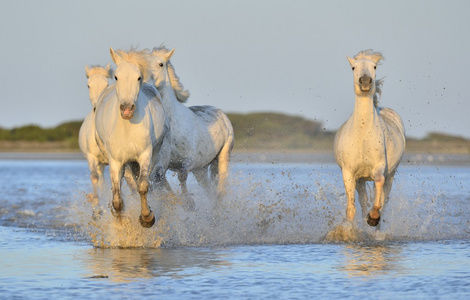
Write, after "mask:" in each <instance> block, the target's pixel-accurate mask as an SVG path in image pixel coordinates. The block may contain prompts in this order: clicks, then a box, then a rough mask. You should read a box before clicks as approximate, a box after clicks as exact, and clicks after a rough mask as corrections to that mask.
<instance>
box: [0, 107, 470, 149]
mask: <svg viewBox="0 0 470 300" xmlns="http://www.w3.org/2000/svg"><path fill="white" fill-rule="evenodd" d="M228 117H229V119H230V120H231V122H232V124H233V128H234V131H235V150H236V151H237V150H238V151H244V150H247V151H250V150H252V151H256V150H263V151H267V150H271V151H287V150H299V151H311V152H314V151H317V152H330V151H332V150H333V139H334V134H335V132H332V131H326V130H325V129H324V128H323V124H322V122H319V121H312V120H308V119H305V118H303V117H299V116H289V115H284V114H278V113H251V114H228ZM81 124H82V121H74V122H67V123H63V124H60V125H59V126H57V127H55V128H41V127H39V126H36V125H28V126H23V127H17V128H13V129H3V128H0V151H77V150H78V132H79V130H80V126H81ZM406 151H407V152H408V153H418V152H420V153H460V154H468V153H470V140H467V139H465V138H462V137H458V136H452V135H447V134H442V133H436V132H432V133H429V134H428V135H427V136H426V137H425V138H423V139H412V138H408V139H407V147H406Z"/></svg>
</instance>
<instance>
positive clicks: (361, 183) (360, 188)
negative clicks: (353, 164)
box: [356, 179, 369, 220]
mask: <svg viewBox="0 0 470 300" xmlns="http://www.w3.org/2000/svg"><path fill="white" fill-rule="evenodd" d="M356 191H357V194H358V195H359V203H360V204H361V212H362V219H363V220H366V218H367V203H368V201H369V197H368V196H367V187H366V181H365V180H361V179H360V180H358V181H357V184H356Z"/></svg>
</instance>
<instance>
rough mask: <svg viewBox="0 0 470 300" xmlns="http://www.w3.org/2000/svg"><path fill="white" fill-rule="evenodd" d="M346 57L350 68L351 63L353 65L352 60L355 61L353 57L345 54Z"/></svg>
mask: <svg viewBox="0 0 470 300" xmlns="http://www.w3.org/2000/svg"><path fill="white" fill-rule="evenodd" d="M346 58H347V59H348V61H349V64H350V65H351V68H352V67H353V65H354V61H355V60H354V59H353V58H351V57H349V56H346Z"/></svg>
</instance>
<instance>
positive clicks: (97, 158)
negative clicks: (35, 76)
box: [78, 64, 112, 211]
mask: <svg viewBox="0 0 470 300" xmlns="http://www.w3.org/2000/svg"><path fill="white" fill-rule="evenodd" d="M85 71H86V77H87V79H88V91H89V94H90V101H91V106H92V110H91V111H90V112H89V113H88V115H87V116H86V117H85V120H84V121H83V123H82V126H81V127H80V131H79V133H78V144H79V146H80V150H81V151H82V152H83V155H84V156H85V158H86V159H87V161H88V168H89V169H90V179H91V184H92V186H93V194H88V195H87V196H88V198H89V200H90V202H91V203H92V206H93V211H94V210H95V208H96V207H97V206H98V204H99V199H98V186H99V185H100V183H102V182H103V169H104V166H105V165H106V164H108V161H107V159H106V157H105V156H103V155H102V153H101V150H100V148H99V147H98V144H97V143H96V138H95V110H96V104H97V103H98V99H99V97H100V95H101V93H102V92H103V91H104V89H105V88H106V87H108V79H109V78H111V74H112V70H111V69H110V67H109V64H108V65H106V66H105V67H102V66H91V67H88V66H86V67H85Z"/></svg>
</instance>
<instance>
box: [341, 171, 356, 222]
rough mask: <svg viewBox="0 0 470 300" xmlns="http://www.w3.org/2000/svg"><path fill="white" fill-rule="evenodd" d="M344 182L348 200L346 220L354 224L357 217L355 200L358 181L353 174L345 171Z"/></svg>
mask: <svg viewBox="0 0 470 300" xmlns="http://www.w3.org/2000/svg"><path fill="white" fill-rule="evenodd" d="M343 182H344V188H345V190H346V198H347V206H346V218H347V220H348V221H351V222H352V221H354V217H355V216H356V204H355V199H354V196H355V193H356V179H355V178H354V176H353V175H352V174H350V173H349V172H347V171H344V170H343Z"/></svg>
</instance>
